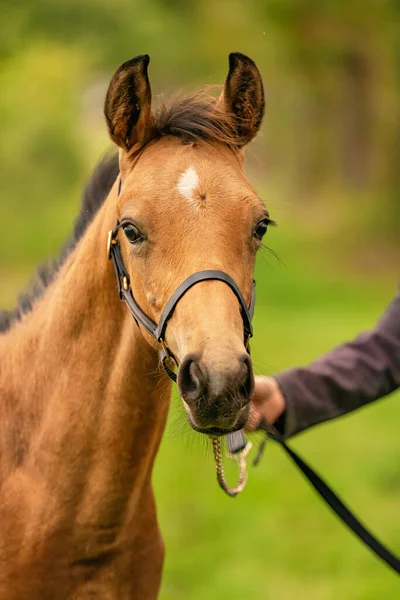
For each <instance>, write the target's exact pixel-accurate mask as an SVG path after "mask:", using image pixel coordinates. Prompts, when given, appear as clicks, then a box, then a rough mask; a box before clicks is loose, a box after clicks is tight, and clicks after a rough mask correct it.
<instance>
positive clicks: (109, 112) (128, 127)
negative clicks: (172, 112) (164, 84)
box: [104, 54, 151, 152]
mask: <svg viewBox="0 0 400 600" xmlns="http://www.w3.org/2000/svg"><path fill="white" fill-rule="evenodd" d="M149 62H150V57H149V55H148V54H143V55H141V56H135V58H131V60H128V61H127V62H125V63H123V64H122V65H121V66H120V67H119V69H117V71H116V72H115V74H114V76H113V78H112V79H111V82H110V85H109V87H108V91H107V95H106V101H105V105H104V115H105V117H106V121H107V126H108V131H109V134H110V137H111V139H112V140H113V142H115V143H116V144H117V145H118V146H119V147H120V148H123V149H124V150H126V151H127V152H129V151H130V150H132V148H134V147H135V146H140V145H142V144H143V143H145V141H146V138H147V137H148V135H149V132H150V129H151V88H150V82H149V78H148V75H147V67H148V64H149Z"/></svg>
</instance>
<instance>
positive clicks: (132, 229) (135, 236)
mask: <svg viewBox="0 0 400 600" xmlns="http://www.w3.org/2000/svg"><path fill="white" fill-rule="evenodd" d="M122 228H123V230H124V233H125V235H126V237H127V238H128V240H129V241H130V243H131V244H134V243H135V242H138V241H139V240H141V239H142V238H143V235H142V234H141V233H140V231H139V229H138V228H137V227H136V226H135V225H132V223H126V224H125V225H123V226H122Z"/></svg>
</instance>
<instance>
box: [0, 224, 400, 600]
mask: <svg viewBox="0 0 400 600" xmlns="http://www.w3.org/2000/svg"><path fill="white" fill-rule="evenodd" d="M42 227H43V228H42V230H41V231H40V226H39V225H38V227H34V228H32V230H33V231H34V232H35V239H38V240H40V239H43V237H46V235H47V234H46V227H48V224H47V225H42ZM292 227H293V229H292V230H290V227H289V226H288V229H287V231H286V230H285V229H284V228H283V230H282V232H279V235H278V232H273V234H271V239H272V240H273V241H272V242H271V243H272V245H273V246H274V249H276V250H277V251H278V253H279V254H280V256H281V257H282V258H283V259H284V261H285V262H286V266H283V265H282V264H280V263H279V262H276V261H274V259H273V258H272V257H270V256H269V255H268V253H264V259H263V257H262V256H261V257H260V259H259V262H258V266H257V309H256V316H255V322H254V325H255V332H256V334H255V339H254V343H253V346H252V352H253V359H254V364H255V367H256V371H257V372H260V373H273V372H275V371H277V370H279V369H283V368H286V367H289V366H292V365H295V364H304V363H306V362H307V361H310V360H312V359H313V358H314V357H316V356H318V355H319V354H320V353H322V352H324V351H326V350H328V349H329V348H331V347H332V346H333V345H335V344H338V343H340V342H341V341H343V340H345V339H349V338H351V337H353V336H354V335H356V334H357V333H358V332H360V331H362V330H364V329H366V328H368V327H370V326H372V324H373V323H374V321H375V320H376V318H377V317H378V316H379V314H380V313H381V311H382V310H383V309H384V307H385V305H386V303H387V302H388V301H389V300H390V298H391V296H392V295H393V294H394V292H395V288H396V276H397V273H396V269H387V270H386V271H385V270H381V271H380V272H379V273H372V274H371V273H368V272H363V271H358V272H357V273H355V272H354V270H352V268H351V265H347V267H348V268H347V269H343V268H338V266H337V265H340V264H343V263H346V250H345V249H344V250H343V248H342V254H341V256H339V255H338V252H337V251H336V255H335V261H332V246H330V244H329V243H328V242H327V241H326V240H325V242H324V241H323V240H321V239H314V240H311V242H310V236H309V235H308V234H307V232H303V233H302V234H300V233H299V232H298V231H297V232H296V235H295V236H294V235H293V231H294V225H292ZM21 228H22V231H24V232H26V235H29V232H28V228H27V225H26V224H25V225H24V224H21ZM20 230H21V229H20ZM32 240H33V234H32ZM32 240H31V242H29V243H28V241H27V240H25V244H26V245H27V247H30V243H32V244H34V241H32ZM337 247H338V244H337V243H336V244H335V248H336V249H337ZM32 253H33V255H35V256H39V255H41V254H42V253H43V254H44V246H43V247H39V248H35V249H34V250H32ZM32 253H31V254H30V256H31V255H32ZM266 261H267V262H266ZM389 262H390V261H389ZM267 263H268V264H267ZM333 263H334V264H335V265H336V267H334V266H332V264H333ZM326 265H329V267H327V266H326ZM30 268H31V264H30V261H29V260H28V258H24V256H23V255H21V257H20V258H18V260H14V262H11V260H9V261H8V262H7V261H6V262H5V264H3V266H2V269H1V271H0V284H1V285H0V300H1V302H2V304H3V305H5V304H7V305H12V303H13V302H14V296H15V294H16V292H17V291H18V289H19V288H20V287H21V284H22V280H23V279H25V277H26V276H27V272H28V271H29V270H30ZM399 400H400V395H399V394H394V395H393V396H392V397H391V398H388V399H386V400H383V401H380V402H377V403H375V404H374V405H372V406H370V407H368V408H365V409H362V410H360V411H358V412H356V413H354V414H353V415H349V416H347V417H344V418H341V419H340V420H337V421H336V422H331V423H329V424H324V425H321V426H319V427H316V428H314V429H313V430H310V431H309V432H307V433H305V434H302V435H301V436H298V437H297V438H295V439H293V441H292V445H293V447H295V448H296V449H297V450H299V451H300V453H301V454H302V455H304V456H305V457H306V458H307V459H309V460H310V461H311V463H312V464H313V465H314V466H315V467H316V468H318V470H319V471H320V472H321V473H322V474H323V475H324V476H325V478H326V479H327V480H328V481H329V482H330V483H331V484H332V485H333V486H334V488H335V489H336V490H337V491H338V492H339V493H340V495H342V496H343V497H344V499H345V500H346V502H347V503H348V504H349V505H350V506H351V507H353V508H354V509H355V510H356V512H357V513H358V514H359V515H360V517H361V518H362V520H363V521H364V522H365V523H367V524H368V526H369V527H370V528H371V529H372V531H374V532H375V533H376V534H377V535H378V537H379V538H380V539H382V540H384V541H385V542H386V543H387V544H388V545H389V546H390V547H392V548H393V549H394V550H397V552H400V521H399V518H398V507H399V497H400V459H399V456H400V442H399V437H398V423H399V422H400V403H399ZM181 418H182V407H181V403H180V400H179V399H178V398H177V397H175V398H174V399H173V402H172V406H171V411H170V418H169V423H168V427H167V431H166V434H165V436H164V440H163V443H162V447H161V450H160V452H159V455H158V458H157V464H156V468H155V472H154V485H155V490H156V497H157V502H158V510H159V520H160V524H161V528H162V531H163V536H164V540H165V544H166V564H165V571H164V578H163V585H162V591H161V596H160V598H161V600H181V599H182V600H188V599H190V600H204V599H207V600H226V599H228V598H229V600H242V599H243V598H246V600H272V599H274V598H276V597H279V598H280V600H303V599H304V600H306V599H307V600H338V599H344V600H377V599H394V598H398V597H400V582H399V579H398V578H397V577H396V576H395V575H394V574H393V573H392V572H391V571H390V570H389V569H388V568H386V567H385V566H384V565H383V564H382V563H381V562H380V561H379V560H378V559H376V558H375V557H374V556H373V555H372V554H371V553H370V552H369V551H368V550H366V549H365V548H364V547H363V546H362V545H361V544H360V543H359V542H358V541H357V540H356V539H355V538H354V536H353V535H351V534H350V533H349V532H348V531H347V530H346V529H345V528H344V527H343V526H342V525H341V524H340V523H339V522H338V520H337V519H336V518H335V517H334V516H333V515H332V514H331V512H330V511H329V509H327V508H326V506H324V505H323V504H322V502H321V501H320V500H319V499H318V498H317V496H316V495H315V493H314V492H313V491H312V490H311V489H310V487H309V485H308V484H307V483H306V481H305V480H304V478H303V477H302V476H301V475H300V473H299V472H298V471H297V470H296V469H295V468H294V466H293V465H292V464H291V463H290V462H289V461H288V459H287V458H286V457H285V456H284V455H283V453H282V451H281V450H280V449H279V448H278V447H276V446H274V445H273V444H270V445H269V447H268V448H267V451H266V453H265V456H264V459H263V461H262V464H261V465H260V466H259V467H258V468H251V469H250V474H249V483H248V486H247V488H246V490H245V491H244V492H243V494H242V495H240V496H239V497H238V498H236V499H230V498H228V497H226V496H225V495H224V494H223V493H222V491H221V490H220V489H219V488H218V486H217V483H216V480H215V473H214V464H213V460H212V456H211V451H210V448H209V446H208V443H207V441H206V440H205V439H204V438H202V437H201V436H199V435H198V434H195V433H194V432H192V431H191V430H189V428H185V427H183V428H182V421H181ZM182 429H183V431H182ZM229 474H230V476H231V477H232V476H234V473H233V472H232V469H230V470H229Z"/></svg>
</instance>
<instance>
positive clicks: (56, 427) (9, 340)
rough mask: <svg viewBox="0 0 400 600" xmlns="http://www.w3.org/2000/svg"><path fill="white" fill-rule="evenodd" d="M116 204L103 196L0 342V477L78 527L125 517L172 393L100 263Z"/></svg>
mask: <svg viewBox="0 0 400 600" xmlns="http://www.w3.org/2000/svg"><path fill="white" fill-rule="evenodd" d="M113 194H115V191H113V190H112V191H111V194H110V195H113ZM112 204H113V202H110V198H109V199H108V200H107V201H106V203H105V204H104V205H103V207H102V209H101V210H100V212H99V213H98V215H97V216H96V218H95V220H94V221H93V223H92V224H91V225H90V227H89V229H88V230H87V232H86V234H85V235H84V237H83V238H82V240H81V241H80V243H79V244H78V246H77V248H76V249H75V251H74V252H73V254H72V255H71V256H70V257H69V259H68V261H67V262H66V264H65V265H64V266H63V268H62V269H61V270H60V272H59V274H58V276H57V278H56V280H55V281H54V283H53V284H52V285H51V286H50V288H49V289H48V290H47V292H46V294H45V295H44V296H43V297H42V299H41V300H40V301H39V302H38V303H37V305H36V306H35V308H34V310H33V312H32V313H31V314H29V315H27V316H26V317H25V318H24V320H23V321H22V322H21V323H20V324H19V325H17V326H16V327H15V328H14V329H13V330H11V331H10V332H9V334H8V335H6V336H4V337H3V339H2V345H1V346H0V359H4V362H3V365H4V364H5V365H6V366H5V368H2V370H1V375H0V386H1V388H2V392H3V394H2V396H3V398H5V399H6V405H7V406H6V407H4V408H5V410H6V413H7V418H6V419H5V420H4V421H3V423H4V424H5V426H6V429H5V430H4V431H3V432H1V433H2V435H1V439H3V441H5V442H6V443H5V446H6V447H5V448H4V449H3V450H4V452H3V454H2V456H3V457H6V458H5V460H6V463H8V464H5V465H4V464H3V474H4V473H10V472H11V473H13V472H14V473H15V467H16V466H17V470H20V471H21V470H22V471H23V472H24V474H25V475H27V476H28V477H29V478H30V479H31V480H32V479H33V480H36V481H39V482H40V489H41V490H46V491H47V492H48V493H49V494H51V497H52V498H57V499H58V501H59V504H60V506H59V509H60V512H64V513H65V517H66V518H67V517H68V518H70V519H71V518H72V520H73V519H74V516H76V514H77V512H78V510H79V520H80V521H81V522H93V521H96V522H102V523H103V522H104V521H105V522H109V521H113V519H115V518H116V515H120V516H119V517H118V518H122V516H121V515H124V514H125V512H126V511H125V509H127V508H128V506H129V503H132V502H135V498H136V499H138V497H139V496H140V494H139V492H140V490H141V489H144V487H146V484H147V483H148V482H149V480H150V475H151V469H152V465H153V461H154V457H155V453H156V451H157V448H158V445H159V442H160V439H161V435H162V432H163V428H164V425H165V421H166V415H167V411H168V399H169V394H170V382H169V380H168V378H167V377H166V376H165V375H163V374H161V373H160V371H159V367H158V360H157V353H156V352H155V351H154V350H153V349H151V348H150V346H149V345H148V344H147V343H146V341H145V340H144V339H143V337H142V334H141V332H140V331H139V329H138V327H137V326H136V324H135V323H134V321H133V319H132V317H131V316H130V314H129V313H128V311H127V310H126V307H125V306H124V305H123V303H122V302H121V301H120V300H119V298H118V294H117V291H116V282H115V275H114V271H113V267H112V264H111V263H110V261H107V260H106V253H105V243H106V238H107V230H108V229H110V228H111V227H112V224H113V222H114V220H115V212H114V209H113V206H112ZM110 205H111V206H110ZM6 385H7V387H6ZM0 396H1V394H0ZM10 465H12V466H13V467H14V469H13V470H12V471H11V469H10ZM3 480H4V477H3ZM31 484H32V481H31V482H30V485H31ZM133 492H137V493H136V494H134V493H133ZM133 496H134V497H133ZM78 507H79V509H78ZM71 512H72V513H74V514H71Z"/></svg>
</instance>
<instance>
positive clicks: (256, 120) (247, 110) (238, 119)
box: [218, 52, 265, 146]
mask: <svg viewBox="0 0 400 600" xmlns="http://www.w3.org/2000/svg"><path fill="white" fill-rule="evenodd" d="M218 104H219V106H220V107H224V109H225V110H226V112H227V113H229V114H230V115H231V116H232V121H233V126H234V129H235V132H236V135H237V138H238V146H245V145H246V144H248V143H249V142H251V140H252V139H253V138H254V137H255V135H256V134H257V132H258V130H259V129H260V126H261V121H262V118H263V116H264V107H265V102H264V87H263V82H262V79H261V75H260V72H259V70H258V68H257V66H256V64H255V63H254V62H253V61H252V60H251V58H249V57H248V56H245V55H244V54H240V52H232V54H230V55H229V72H228V76H227V78H226V81H225V86H224V91H223V92H222V94H221V97H220V99H219V102H218Z"/></svg>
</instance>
